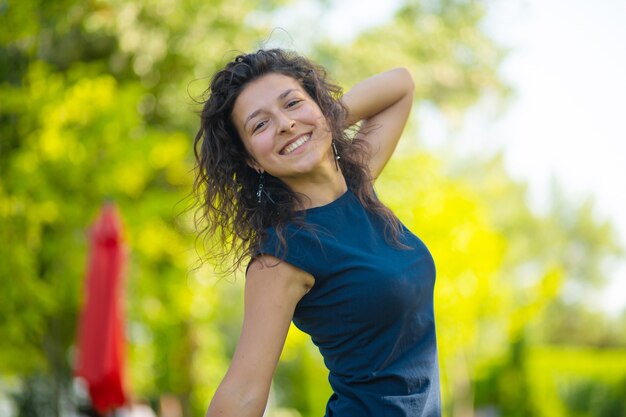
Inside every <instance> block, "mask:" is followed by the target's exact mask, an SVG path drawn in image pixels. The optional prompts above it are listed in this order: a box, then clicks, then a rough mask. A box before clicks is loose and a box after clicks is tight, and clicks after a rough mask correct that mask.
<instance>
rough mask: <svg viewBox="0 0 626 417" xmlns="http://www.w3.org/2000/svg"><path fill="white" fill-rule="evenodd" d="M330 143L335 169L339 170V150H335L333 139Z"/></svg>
mask: <svg viewBox="0 0 626 417" xmlns="http://www.w3.org/2000/svg"><path fill="white" fill-rule="evenodd" d="M332 145H333V156H334V157H335V168H337V171H339V160H340V159H341V156H339V152H337V146H336V145H335V141H334V140H333V141H332Z"/></svg>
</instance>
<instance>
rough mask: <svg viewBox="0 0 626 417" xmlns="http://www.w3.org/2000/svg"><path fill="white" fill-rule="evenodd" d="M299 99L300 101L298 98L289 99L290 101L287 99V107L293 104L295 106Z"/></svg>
mask: <svg viewBox="0 0 626 417" xmlns="http://www.w3.org/2000/svg"><path fill="white" fill-rule="evenodd" d="M301 101H302V100H300V99H295V100H290V101H288V102H287V107H288V108H289V107H293V106H295V105H296V104H298V103H300V102H301Z"/></svg>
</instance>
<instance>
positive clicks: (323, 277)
mask: <svg viewBox="0 0 626 417" xmlns="http://www.w3.org/2000/svg"><path fill="white" fill-rule="evenodd" d="M412 102H413V82H412V79H411V77H410V75H409V73H408V72H407V71H406V70H405V69H402V68H398V69H394V70H391V71H388V72H384V73H382V74H379V75H376V76H374V77H372V78H369V79H367V80H365V81H363V82H361V83H360V84H358V85H356V86H355V87H354V88H352V89H351V90H350V91H349V92H348V93H346V94H345V95H343V96H341V90H340V88H339V87H337V86H334V85H332V84H330V83H329V82H328V81H327V79H326V74H325V71H324V70H323V69H322V68H321V67H319V66H317V65H315V64H312V63H311V62H310V61H308V60H307V59H306V58H304V57H301V56H298V55H296V54H293V53H290V52H286V51H283V50H277V49H274V50H260V51H258V52H256V53H251V54H243V55H240V56H238V57H236V58H235V59H234V60H233V61H232V62H230V63H228V64H227V65H226V67H225V68H224V69H223V70H221V71H219V72H218V73H217V74H216V75H215V76H214V78H213V80H212V82H211V86H210V95H209V98H208V100H207V101H206V102H205V104H204V108H203V111H202V117H201V127H200V130H199V132H198V134H197V136H196V158H197V162H198V169H199V173H198V177H197V179H196V184H195V190H196V192H197V193H198V194H199V195H200V197H201V199H202V207H203V209H204V211H203V214H204V215H205V216H206V218H207V219H208V221H209V223H208V224H209V226H208V227H207V229H205V230H204V231H205V232H206V233H207V236H211V237H212V238H213V239H215V238H214V237H215V236H218V237H221V239H219V238H218V239H217V241H218V242H221V243H227V242H228V243H230V246H229V247H228V251H227V252H226V253H224V256H228V254H229V253H230V254H231V255H232V254H233V253H234V254H235V257H236V266H237V265H239V264H241V263H242V262H243V260H244V259H246V258H247V257H250V258H251V261H250V263H249V265H248V269H247V272H246V284H245V292H244V298H245V303H244V308H245V311H244V322H243V328H242V333H241V337H240V340H239V343H238V345H237V349H236V351H235V354H234V356H233V359H232V363H231V366H230V368H229V370H228V372H227V374H226V376H225V377H224V379H223V381H222V383H221V384H220V386H219V388H218V389H217V391H216V393H215V396H214V398H213V400H212V402H211V405H210V407H209V410H208V412H207V416H236V417H242V416H261V415H262V414H263V411H264V409H265V406H266V403H267V399H268V395H269V390H270V384H271V380H272V375H273V373H274V370H275V368H276V364H277V362H278V359H279V356H280V353H281V351H282V348H283V345H284V341H285V338H286V335H287V331H288V329H289V324H290V322H291V321H292V320H293V322H294V324H295V325H296V326H298V327H299V328H300V329H301V330H303V331H305V332H306V333H308V334H310V335H311V338H312V340H313V342H314V343H315V344H316V345H317V346H318V347H319V349H320V352H321V353H322V355H323V357H324V361H325V363H326V366H327V367H328V369H329V371H330V373H329V382H330V384H331V386H332V388H333V391H334V393H333V395H332V396H331V398H330V399H329V401H328V404H327V407H326V416H328V417H330V416H339V417H352V416H358V417H360V416H394V417H396V416H397V417H400V416H403V417H404V416H438V415H440V400H439V376H438V363H437V353H436V341H435V327H434V316H433V299H432V296H433V286H434V280H435V269H434V263H433V260H432V257H431V256H430V253H429V252H428V250H427V249H426V247H425V246H424V244H423V243H422V242H421V241H420V240H419V239H418V238H417V237H415V236H414V235H413V234H412V233H411V232H409V231H408V230H407V229H406V228H405V227H404V226H403V225H402V224H401V223H400V222H399V220H398V219H397V218H396V217H395V216H394V215H393V213H392V212H391V211H390V210H389V209H388V208H387V207H385V206H384V205H383V204H382V203H381V202H380V201H379V200H378V198H377V197H376V194H375V193H374V190H373V181H374V180H375V179H376V177H378V175H379V174H380V172H381V171H382V169H383V168H384V166H385V164H386V163H387V161H388V159H389V157H390V156H391V154H392V153H393V151H394V149H395V147H396V144H397V141H398V139H399V137H400V135H401V133H402V130H403V128H404V125H405V123H406V120H407V118H408V115H409V112H410V109H411V104H412ZM358 122H361V124H360V127H359V128H358V131H357V132H356V134H355V137H354V138H352V139H350V138H348V136H347V135H346V130H347V128H349V127H351V126H353V125H355V124H356V123H358ZM214 241H216V240H214ZM223 247H224V246H223Z"/></svg>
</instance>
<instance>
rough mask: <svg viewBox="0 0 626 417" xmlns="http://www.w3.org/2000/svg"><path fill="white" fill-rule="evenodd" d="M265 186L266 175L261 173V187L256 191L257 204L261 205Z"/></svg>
mask: <svg viewBox="0 0 626 417" xmlns="http://www.w3.org/2000/svg"><path fill="white" fill-rule="evenodd" d="M264 184H265V175H264V174H263V173H262V172H261V173H260V174H259V186H258V187H257V190H256V202H257V203H259V204H261V195H263V186H264Z"/></svg>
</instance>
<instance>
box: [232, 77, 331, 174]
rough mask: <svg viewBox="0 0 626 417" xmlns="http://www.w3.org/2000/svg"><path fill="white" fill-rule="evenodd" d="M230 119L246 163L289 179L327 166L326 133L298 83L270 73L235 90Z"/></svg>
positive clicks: (317, 111)
mask: <svg viewBox="0 0 626 417" xmlns="http://www.w3.org/2000/svg"><path fill="white" fill-rule="evenodd" d="M232 119H233V123H234V125H235V127H236V128H237V131H238V132H239V136H240V137H241V139H242V141H243V144H244V146H245V147H246V150H247V151H248V153H249V155H250V157H251V158H250V160H249V161H248V164H249V165H250V166H251V167H252V168H254V169H256V170H262V171H266V172H268V173H269V174H271V175H273V176H275V177H277V178H280V179H282V180H283V181H285V182H286V183H289V182H291V181H293V180H295V179H297V178H299V177H302V176H306V175H310V174H311V173H313V172H315V171H316V170H317V169H320V168H323V167H325V166H332V155H331V151H330V146H331V141H332V135H331V133H330V129H329V127H328V123H327V122H326V119H325V118H324V115H323V114H322V111H321V109H320V107H319V106H318V105H317V103H316V102H315V100H313V98H311V97H310V96H309V95H308V94H307V92H306V91H305V90H304V88H303V87H302V86H301V85H300V83H299V82H298V81H297V80H295V79H293V78H291V77H289V76H286V75H283V74H278V73H270V74H267V75H264V76H262V77H260V78H258V79H256V80H254V81H252V82H251V83H250V84H248V85H247V86H246V87H245V88H244V90H243V91H242V92H241V94H240V95H239V97H237V100H236V101H235V105H234V107H233V112H232Z"/></svg>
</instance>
